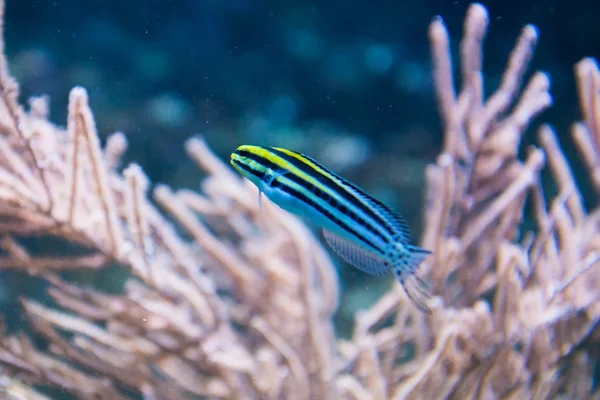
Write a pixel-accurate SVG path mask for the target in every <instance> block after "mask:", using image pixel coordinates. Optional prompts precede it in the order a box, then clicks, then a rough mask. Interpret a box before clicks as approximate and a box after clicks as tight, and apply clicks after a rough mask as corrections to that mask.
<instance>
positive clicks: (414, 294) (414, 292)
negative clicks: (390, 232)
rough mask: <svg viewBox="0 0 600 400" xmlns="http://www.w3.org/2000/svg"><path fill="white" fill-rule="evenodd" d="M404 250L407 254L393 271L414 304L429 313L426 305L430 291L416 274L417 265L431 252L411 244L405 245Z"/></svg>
mask: <svg viewBox="0 0 600 400" xmlns="http://www.w3.org/2000/svg"><path fill="white" fill-rule="evenodd" d="M406 251H407V254H406V256H405V258H404V259H403V260H402V264H401V265H398V266H396V267H395V268H394V272H395V274H396V276H397V277H398V281H399V282H400V284H401V285H402V287H403V288H404V291H405V292H406V295H407V296H408V298H409V299H410V300H411V301H412V302H413V303H414V304H415V306H416V307H417V308H418V309H419V310H421V311H422V312H425V313H427V314H431V310H430V309H429V307H427V301H428V300H429V299H431V293H430V292H429V289H428V288H427V284H426V283H425V282H424V281H423V280H422V279H421V278H420V277H419V276H418V275H417V270H418V269H419V265H420V264H421V263H422V262H423V261H424V260H425V258H427V257H428V256H429V255H430V254H431V251H429V250H425V249H422V248H420V247H417V246H413V245H408V246H406Z"/></svg>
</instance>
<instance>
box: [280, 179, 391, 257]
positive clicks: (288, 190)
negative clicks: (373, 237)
mask: <svg viewBox="0 0 600 400" xmlns="http://www.w3.org/2000/svg"><path fill="white" fill-rule="evenodd" d="M280 185H281V190H282V191H283V192H285V193H287V194H289V195H290V196H293V197H295V198H297V199H299V200H300V201H302V202H304V203H305V204H306V205H307V206H309V207H312V208H313V209H314V210H315V211H317V212H318V213H320V214H322V215H324V216H325V217H326V218H329V219H330V220H331V221H333V222H334V223H335V224H337V225H338V226H340V227H341V228H342V229H344V230H345V231H347V232H350V233H351V234H352V235H354V236H355V237H356V238H357V239H358V240H360V241H362V242H363V243H365V244H366V245H367V246H369V247H371V248H372V249H373V250H374V251H377V250H379V247H378V246H377V245H375V244H374V243H373V242H371V241H370V240H368V239H367V238H365V237H364V236H362V235H361V234H360V233H358V232H357V231H356V230H355V229H354V228H352V227H351V226H349V225H347V224H345V223H344V222H343V221H342V220H340V219H339V218H337V217H336V216H335V215H333V214H332V213H331V212H329V211H328V210H327V209H325V208H323V207H321V206H320V205H319V204H317V203H315V202H314V201H312V200H311V199H309V198H308V197H306V196H305V195H304V193H302V192H299V191H297V190H296V189H294V188H292V187H290V186H289V185H286V184H284V183H281V182H280ZM379 252H381V250H379Z"/></svg>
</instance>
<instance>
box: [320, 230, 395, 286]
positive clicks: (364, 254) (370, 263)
mask: <svg viewBox="0 0 600 400" xmlns="http://www.w3.org/2000/svg"><path fill="white" fill-rule="evenodd" d="M323 236H324V237H325V241H326V242H327V244H328V245H329V246H330V247H331V248H332V249H333V251H335V252H336V253H337V254H338V255H339V256H340V257H341V258H342V259H343V260H344V261H346V262H347V263H348V264H351V265H352V266H354V267H356V268H358V269H360V270H361V271H363V272H366V273H367V274H369V275H385V274H387V273H388V272H389V271H390V267H389V265H388V263H387V262H386V261H385V260H384V259H383V258H380V257H378V256H376V255H374V254H372V253H370V252H369V251H367V250H365V249H363V248H361V247H359V246H357V245H355V244H353V243H351V242H349V241H347V240H344V239H342V238H341V237H339V236H338V235H336V234H334V233H331V232H330V231H328V230H325V229H323Z"/></svg>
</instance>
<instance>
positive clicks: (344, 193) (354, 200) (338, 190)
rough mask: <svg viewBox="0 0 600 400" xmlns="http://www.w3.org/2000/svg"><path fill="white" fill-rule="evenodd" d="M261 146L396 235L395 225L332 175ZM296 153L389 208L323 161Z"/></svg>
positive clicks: (378, 203)
mask: <svg viewBox="0 0 600 400" xmlns="http://www.w3.org/2000/svg"><path fill="white" fill-rule="evenodd" d="M261 148H263V149H265V150H268V151H270V152H272V153H274V154H276V155H278V156H279V157H281V158H283V159H284V160H286V161H288V162H289V163H291V164H292V165H294V166H295V167H296V168H298V169H299V170H301V171H303V172H305V173H306V174H308V175H310V176H312V177H313V178H315V179H316V180H318V181H320V182H322V183H323V184H324V185H326V186H328V187H330V188H332V190H334V191H335V192H336V193H337V194H338V195H339V196H340V197H342V198H343V199H344V200H346V201H347V202H349V203H351V204H352V205H354V206H355V207H357V208H358V209H360V210H361V211H362V212H364V213H365V214H367V215H368V216H369V217H371V218H373V219H374V220H375V221H377V222H378V223H379V224H380V225H382V226H384V227H386V228H387V230H388V232H389V233H390V236H394V235H393V234H394V233H395V231H394V229H393V227H392V226H390V224H389V221H387V220H386V219H385V218H384V217H383V216H381V215H379V214H378V213H376V212H375V211H373V209H372V208H370V207H368V206H366V205H365V204H364V203H362V202H361V201H360V200H359V199H357V198H356V196H353V195H352V194H351V193H348V191H346V190H344V189H343V188H341V187H340V184H339V183H338V182H336V181H335V180H333V179H331V177H329V176H327V175H326V174H323V173H321V172H319V171H317V170H315V169H314V168H312V167H311V166H310V165H307V164H306V163H303V162H302V161H300V160H298V159H297V158H295V157H292V156H290V155H289V154H286V153H284V152H282V151H279V150H276V149H274V148H272V147H261ZM296 154H298V155H299V156H301V157H304V158H306V159H307V160H309V161H311V162H313V163H314V164H315V165H317V166H318V167H319V168H321V169H322V170H323V171H325V172H326V173H327V174H330V175H331V176H333V177H335V178H337V179H339V180H340V182H342V184H344V185H347V186H349V187H350V188H351V189H352V190H354V191H356V192H357V193H359V194H360V195H361V196H363V197H365V198H368V199H369V200H370V201H372V202H373V203H375V204H377V205H378V206H380V207H382V208H383V209H386V210H387V209H388V207H387V206H386V205H384V204H383V203H381V202H380V201H378V200H377V199H375V198H373V196H371V195H369V194H368V193H366V192H365V191H364V190H363V189H361V188H360V187H358V186H356V185H355V184H353V183H352V182H350V181H348V180H346V179H344V178H343V177H341V176H339V175H337V174H336V173H334V172H332V171H331V170H330V169H329V168H327V167H325V166H324V165H323V164H321V163H319V162H317V161H316V160H314V159H312V158H310V157H307V156H305V155H303V154H300V153H296ZM390 213H392V214H393V211H391V210H390Z"/></svg>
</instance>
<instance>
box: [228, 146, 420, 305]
mask: <svg viewBox="0 0 600 400" xmlns="http://www.w3.org/2000/svg"><path fill="white" fill-rule="evenodd" d="M231 164H232V165H233V166H234V167H235V168H236V169H237V170H238V171H239V172H240V173H241V174H242V175H243V176H244V177H246V178H248V179H249V180H250V181H251V182H252V183H254V184H255V185H256V186H257V187H258V190H259V199H260V193H264V194H265V195H266V196H267V197H268V198H269V200H271V201H272V202H273V203H275V204H276V205H277V206H279V207H281V208H282V209H284V210H286V211H288V212H291V213H293V214H296V215H298V216H301V217H304V218H306V219H308V220H310V221H311V222H313V223H315V224H316V225H317V226H320V227H321V228H323V235H324V237H325V241H326V242H327V243H328V244H329V246H330V247H331V248H332V249H333V250H334V251H335V252H336V253H337V254H339V256H340V257H341V258H342V259H343V260H344V261H346V262H348V263H349V264H351V265H353V266H354V267H356V268H358V269H360V270H362V271H364V272H366V273H368V274H371V275H384V274H387V273H389V272H390V271H393V272H394V274H395V275H396V277H397V278H398V280H399V281H400V283H401V284H402V286H403V287H404V290H405V291H406V293H407V295H408V296H409V298H410V299H411V300H412V301H413V303H414V304H415V305H416V306H417V307H418V308H419V309H420V310H422V311H424V312H429V309H428V307H427V306H426V304H425V303H426V301H427V300H428V299H429V297H430V295H429V293H428V291H427V289H426V286H425V284H424V283H423V281H422V280H421V279H420V278H419V277H418V276H417V275H416V271H417V269H418V267H419V264H420V263H421V262H422V261H423V260H424V259H425V258H426V257H427V256H428V255H429V254H431V252H430V251H428V250H424V249H421V248H419V247H417V246H414V245H412V244H410V242H411V237H410V228H409V227H408V225H407V223H406V221H405V220H404V219H403V218H402V217H401V216H400V215H399V214H398V213H396V212H395V211H393V210H391V209H390V208H388V207H387V206H386V205H384V204H383V203H381V202H379V201H378V200H376V199H374V198H373V197H372V196H370V195H369V194H367V193H366V192H365V191H364V190H362V189H361V188H360V187H358V186H356V185H355V184H353V183H351V182H349V181H347V180H346V179H344V178H342V177H341V176H339V175H337V174H335V173H334V172H332V171H330V170H329V169H327V168H326V167H324V166H323V165H322V164H320V163H319V162H317V161H315V160H314V159H312V158H311V157H308V156H306V155H303V154H300V153H296V152H294V151H290V150H286V149H282V148H276V147H265V146H250V145H244V146H240V147H238V148H237V150H235V151H234V152H233V153H232V154H231Z"/></svg>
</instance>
